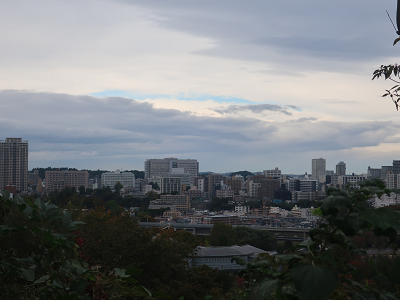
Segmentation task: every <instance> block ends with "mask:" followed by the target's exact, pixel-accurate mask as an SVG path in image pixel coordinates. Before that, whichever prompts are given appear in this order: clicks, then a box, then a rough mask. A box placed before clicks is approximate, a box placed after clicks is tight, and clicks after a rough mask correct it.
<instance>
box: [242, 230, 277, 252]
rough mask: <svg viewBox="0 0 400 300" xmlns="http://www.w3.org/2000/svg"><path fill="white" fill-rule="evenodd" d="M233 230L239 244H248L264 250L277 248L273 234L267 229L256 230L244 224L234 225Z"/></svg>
mask: <svg viewBox="0 0 400 300" xmlns="http://www.w3.org/2000/svg"><path fill="white" fill-rule="evenodd" d="M235 230H236V233H237V236H238V244H239V245H247V244H248V245H251V246H253V247H257V248H260V249H262V250H266V251H269V250H275V249H276V248H277V241H276V238H275V236H273V235H272V234H271V233H270V232H268V231H267V230H258V229H253V228H250V227H246V226H236V227H235Z"/></svg>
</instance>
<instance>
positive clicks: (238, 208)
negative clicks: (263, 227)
mask: <svg viewBox="0 0 400 300" xmlns="http://www.w3.org/2000/svg"><path fill="white" fill-rule="evenodd" d="M249 211H250V206H243V205H236V206H235V212H236V213H239V214H245V213H247V212H249Z"/></svg>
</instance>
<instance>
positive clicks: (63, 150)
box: [0, 0, 400, 174]
mask: <svg viewBox="0 0 400 300" xmlns="http://www.w3.org/2000/svg"><path fill="white" fill-rule="evenodd" d="M396 2H397V1H395V0H380V1H376V0H374V1H372V0H353V1H348V0H347V1H344V0H337V1H321V0H303V1H298V0H282V1H272V0H246V1H244V0H240V1H239V0H229V1H228V0H212V1H211V0H202V1H187V0H168V1H165V0H140V1H137V0H79V1H78V0H69V1H61V0H36V1H30V0H14V1H2V2H1V4H0V8H1V9H0V32H1V47H0V57H1V58H2V59H0V70H1V71H0V112H1V114H0V133H1V134H0V139H5V138H6V137H21V138H23V139H24V140H29V168H30V169H31V168H34V167H48V166H51V167H73V168H77V169H103V170H104V169H106V170H115V169H124V170H133V169H137V170H143V169H144V161H145V160H146V159H148V158H164V157H177V158H182V159H186V158H192V159H197V160H198V161H199V164H200V171H201V172H206V171H214V172H223V173H225V172H233V171H238V170H249V171H253V172H254V171H262V170H266V169H273V168H275V167H279V169H281V170H282V172H283V173H286V174H302V173H304V172H311V160H312V159H313V158H319V157H324V158H326V161H327V169H328V170H334V169H335V165H336V164H337V163H338V162H339V161H344V162H346V164H347V171H348V173H352V172H354V173H365V172H366V170H367V168H368V166H371V167H378V168H379V167H381V166H382V165H391V164H392V161H393V160H394V159H396V160H397V159H400V134H399V130H400V121H399V117H400V112H397V111H396V109H395V106H394V104H393V103H392V102H391V100H390V99H388V98H382V97H381V96H382V94H384V93H385V89H388V88H390V87H391V86H392V85H391V83H390V82H389V81H385V80H384V79H379V80H374V81H371V78H372V73H373V71H374V70H375V69H377V68H379V66H381V65H385V64H391V63H392V64H393V63H396V62H398V61H399V60H398V56H399V52H400V46H399V45H400V44H399V45H397V46H394V47H393V41H394V39H395V38H397V34H396V33H395V30H394V29H393V27H392V24H391V23H390V20H389V19H388V17H387V14H386V10H388V11H389V13H390V14H391V16H392V19H395V17H396Z"/></svg>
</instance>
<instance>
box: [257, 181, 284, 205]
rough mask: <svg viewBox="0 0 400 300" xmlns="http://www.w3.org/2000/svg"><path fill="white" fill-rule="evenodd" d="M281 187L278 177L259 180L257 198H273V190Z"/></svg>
mask: <svg viewBox="0 0 400 300" xmlns="http://www.w3.org/2000/svg"><path fill="white" fill-rule="evenodd" d="M280 188H281V181H280V180H279V179H264V180H262V181H261V186H260V188H259V190H258V198H260V199H267V200H271V201H272V199H274V196H275V191H277V190H279V189H280Z"/></svg>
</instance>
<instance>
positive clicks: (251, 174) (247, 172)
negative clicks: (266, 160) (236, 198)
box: [230, 171, 254, 180]
mask: <svg viewBox="0 0 400 300" xmlns="http://www.w3.org/2000/svg"><path fill="white" fill-rule="evenodd" d="M234 175H241V176H243V177H244V180H246V179H247V176H254V173H252V172H249V171H237V172H233V173H231V174H230V176H234Z"/></svg>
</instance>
